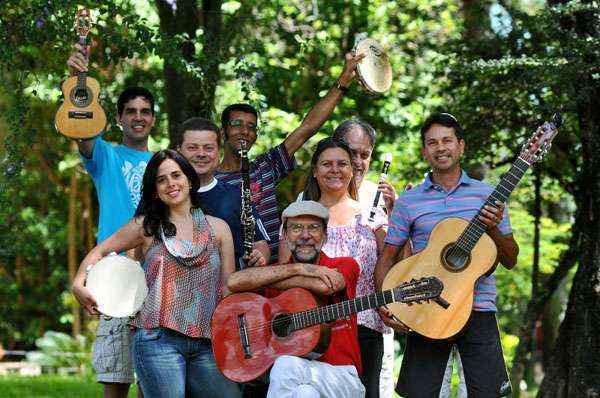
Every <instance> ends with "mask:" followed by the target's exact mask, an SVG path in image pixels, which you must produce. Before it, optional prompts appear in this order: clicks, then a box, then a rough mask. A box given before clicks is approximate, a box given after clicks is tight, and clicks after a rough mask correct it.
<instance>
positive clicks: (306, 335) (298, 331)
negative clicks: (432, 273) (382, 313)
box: [211, 277, 447, 382]
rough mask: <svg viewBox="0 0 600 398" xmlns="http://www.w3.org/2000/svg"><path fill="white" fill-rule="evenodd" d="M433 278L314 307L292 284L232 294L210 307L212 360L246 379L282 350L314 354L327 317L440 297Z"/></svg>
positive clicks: (321, 348) (324, 338)
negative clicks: (274, 292) (273, 293)
mask: <svg viewBox="0 0 600 398" xmlns="http://www.w3.org/2000/svg"><path fill="white" fill-rule="evenodd" d="M443 288H444V287H443V285H442V283H441V282H440V280H439V279H437V278H433V277H430V278H422V279H419V280H414V281H411V282H406V283H403V284H401V285H399V286H397V287H395V288H393V289H390V290H386V291H383V292H379V293H373V294H370V295H368V296H363V297H357V298H355V299H353V300H347V301H343V302H340V303H336V304H330V305H327V306H323V307H319V306H318V305H317V300H316V299H315V297H314V296H313V295H312V294H311V293H310V292H309V291H307V290H305V289H301V288H293V289H289V290H286V291H285V292H283V293H282V294H280V295H279V296H277V297H276V298H273V299H268V298H266V297H263V296H261V295H258V294H256V293H237V294H232V295H230V296H228V297H226V298H225V299H224V300H222V301H221V302H220V303H219V305H218V306H217V308H216V309H215V311H214V313H213V316H212V320H211V330H212V346H213V352H214V354H215V359H216V362H217V366H218V367H219V369H220V370H221V372H222V373H223V374H224V375H225V376H226V377H227V378H228V379H230V380H233V381H236V382H247V381H250V380H254V379H256V378H257V377H259V376H261V375H262V374H263V373H265V372H266V371H267V370H268V369H269V368H270V367H271V365H273V362H275V359H276V358H277V357H279V356H281V355H294V356H307V355H310V357H311V358H315V356H318V355H320V354H323V353H324V352H325V350H326V349H327V346H328V343H329V341H328V338H329V327H328V325H327V322H331V321H333V320H336V319H340V318H343V317H346V316H349V315H352V314H355V313H357V312H360V311H364V310H368V309H371V308H377V307H381V306H382V305H386V304H390V303H393V302H400V303H406V304H408V305H410V304H412V303H421V302H423V301H429V300H434V301H436V302H437V303H438V304H439V305H441V306H443V307H445V306H446V305H447V303H446V301H445V300H444V299H442V298H440V294H441V292H442V290H443Z"/></svg>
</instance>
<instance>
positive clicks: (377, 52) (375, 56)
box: [354, 37, 392, 94]
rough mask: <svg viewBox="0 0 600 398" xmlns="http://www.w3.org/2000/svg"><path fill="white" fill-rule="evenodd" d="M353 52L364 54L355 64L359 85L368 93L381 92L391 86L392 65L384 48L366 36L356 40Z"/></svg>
mask: <svg viewBox="0 0 600 398" xmlns="http://www.w3.org/2000/svg"><path fill="white" fill-rule="evenodd" d="M354 52H356V53H357V54H365V57H364V58H363V59H362V61H361V62H360V63H359V64H358V65H357V67H356V72H357V75H358V81H359V83H360V85H361V86H362V87H363V88H364V89H365V90H366V91H367V92H368V93H370V94H381V93H384V92H386V91H387V90H389V89H390V87H391V86H392V66H391V65H390V59H389V58H388V56H387V54H386V53H385V50H384V48H383V47H382V46H381V44H379V43H378V42H377V41H376V40H373V39H370V38H368V37H366V38H363V39H361V40H359V41H357V43H356V45H355V46H354Z"/></svg>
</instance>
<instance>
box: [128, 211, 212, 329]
mask: <svg viewBox="0 0 600 398" xmlns="http://www.w3.org/2000/svg"><path fill="white" fill-rule="evenodd" d="M192 215H193V219H194V235H193V240H192V242H189V241H182V240H179V239H176V238H166V239H163V240H160V241H159V240H157V239H155V240H154V243H153V244H152V246H151V247H150V249H148V251H147V253H146V256H145V259H144V263H143V265H142V267H143V268H144V271H145V273H146V282H147V284H148V296H147V297H146V300H145V301H144V304H143V306H142V308H141V310H140V311H139V312H138V314H137V315H136V317H135V319H134V320H133V322H132V324H133V325H134V326H136V327H139V328H144V329H153V328H158V327H164V328H168V329H172V330H175V331H177V332H179V333H182V334H184V335H186V336H189V337H195V338H197V337H204V338H210V319H211V316H212V313H213V311H214V309H215V306H216V305H217V302H218V300H219V298H220V295H221V257H220V254H219V247H218V243H217V240H216V238H215V236H214V233H213V230H212V227H211V226H210V225H209V224H208V222H207V220H206V217H205V216H204V214H203V213H202V211H201V210H200V209H194V210H193V211H192ZM165 242H168V244H165ZM186 251H187V253H185V252H186ZM180 253H181V254H180ZM186 254H188V255H186ZM190 254H191V255H190Z"/></svg>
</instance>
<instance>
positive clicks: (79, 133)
mask: <svg viewBox="0 0 600 398" xmlns="http://www.w3.org/2000/svg"><path fill="white" fill-rule="evenodd" d="M90 24H91V22H90V11H89V10H88V9H80V10H79V11H77V17H76V19H75V25H76V26H75V27H76V30H77V34H78V35H79V44H81V46H82V47H83V48H84V49H87V45H86V39H87V35H88V33H89V31H90ZM84 51H85V50H84ZM62 92H63V96H64V98H65V100H64V102H63V103H62V105H61V106H60V108H58V111H57V112H56V116H55V118H54V123H55V126H56V129H57V130H58V132H60V133H61V134H63V135H65V136H67V137H69V138H79V139H86V138H92V137H95V136H97V135H98V134H100V132H102V131H103V130H104V128H105V127H106V114H105V113H104V110H103V109H102V107H101V106H100V104H99V103H98V95H99V93H100V84H99V83H98V81H97V80H96V79H94V78H91V77H89V76H88V75H87V72H78V73H77V76H71V77H69V78H67V79H66V80H65V81H64V82H63V84H62Z"/></svg>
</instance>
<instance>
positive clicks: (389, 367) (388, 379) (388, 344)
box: [379, 332, 396, 398]
mask: <svg viewBox="0 0 600 398" xmlns="http://www.w3.org/2000/svg"><path fill="white" fill-rule="evenodd" d="M395 344H396V342H395V341H394V332H392V333H384V334H383V360H382V361H381V373H380V374H379V396H380V397H381V398H391V397H393V396H394V346H395Z"/></svg>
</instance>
